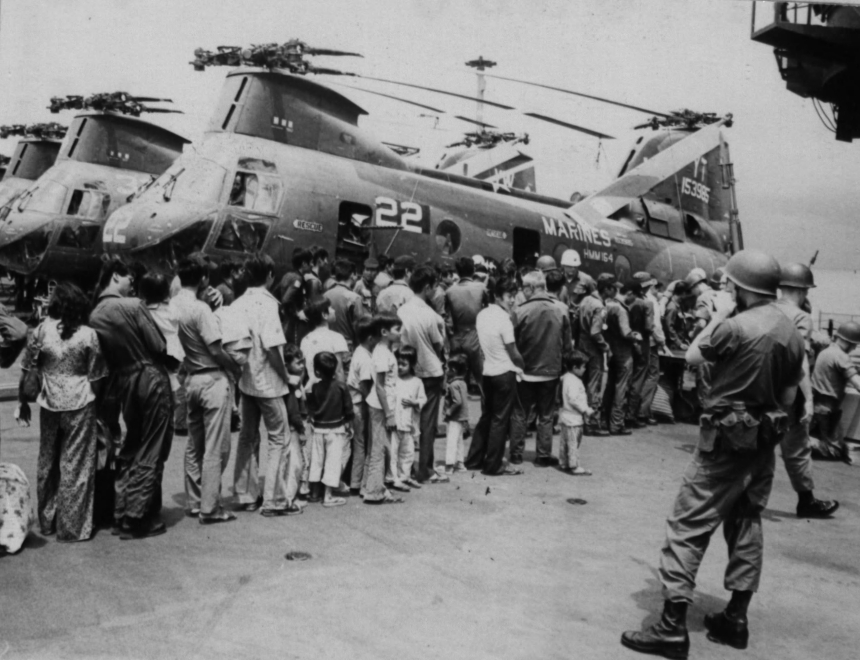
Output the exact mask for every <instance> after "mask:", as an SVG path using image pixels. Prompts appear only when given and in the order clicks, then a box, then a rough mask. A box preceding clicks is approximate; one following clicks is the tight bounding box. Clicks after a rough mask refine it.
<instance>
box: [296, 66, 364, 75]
mask: <svg viewBox="0 0 860 660" xmlns="http://www.w3.org/2000/svg"><path fill="white" fill-rule="evenodd" d="M308 72H309V73H316V74H322V75H326V76H353V77H357V74H355V73H350V72H349V71H338V70H337V69H326V68H325V67H318V66H308Z"/></svg>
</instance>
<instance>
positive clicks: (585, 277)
mask: <svg viewBox="0 0 860 660" xmlns="http://www.w3.org/2000/svg"><path fill="white" fill-rule="evenodd" d="M581 266H582V260H581V259H580V258H579V252H577V251H576V250H572V249H568V250H565V251H564V252H563V253H562V255H561V269H562V271H563V272H564V293H563V295H562V297H561V299H562V302H566V303H567V304H568V306H570V307H571V308H575V307H578V306H579V304H580V303H581V302H582V299H583V298H585V296H587V295H588V294H589V293H591V292H592V291H594V289H595V287H596V286H597V284H596V282H595V281H594V278H593V277H591V275H589V274H588V273H583V272H582V271H581V270H579V269H580V267H581Z"/></svg>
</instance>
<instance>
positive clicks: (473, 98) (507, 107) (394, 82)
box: [358, 76, 516, 110]
mask: <svg viewBox="0 0 860 660" xmlns="http://www.w3.org/2000/svg"><path fill="white" fill-rule="evenodd" d="M358 77H360V78H364V79H365V80H376V81H378V82H384V83H390V84H392V85H402V86H404V87H413V88H415V89H423V90H425V91H428V92H435V93H436V94H445V95H447V96H455V97H457V98H459V99H466V100H467V101H479V102H481V103H486V104H487V105H491V106H493V107H495V108H501V109H502V110H516V108H514V107H512V106H510V105H504V104H503V103H496V102H495V101H488V100H487V99H479V98H478V97H477V96H468V95H466V94H457V93H456V92H448V91H446V90H444V89H436V88H435V87H424V86H423V85H413V84H412V83H405V82H398V81H397V80H386V79H385V78H373V77H371V76H358Z"/></svg>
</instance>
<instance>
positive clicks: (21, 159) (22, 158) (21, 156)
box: [12, 143, 30, 176]
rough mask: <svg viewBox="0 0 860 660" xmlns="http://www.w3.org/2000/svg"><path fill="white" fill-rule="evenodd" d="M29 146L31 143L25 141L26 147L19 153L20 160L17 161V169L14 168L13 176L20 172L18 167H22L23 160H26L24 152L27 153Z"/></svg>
mask: <svg viewBox="0 0 860 660" xmlns="http://www.w3.org/2000/svg"><path fill="white" fill-rule="evenodd" d="M29 146H30V145H29V144H26V143H25V144H24V148H23V149H21V153H20V154H19V155H18V162H17V163H15V169H13V170H12V176H15V175H16V174H18V169H19V168H20V167H21V162H22V161H23V160H24V154H25V153H27V147H29Z"/></svg>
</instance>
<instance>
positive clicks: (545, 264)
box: [535, 254, 557, 273]
mask: <svg viewBox="0 0 860 660" xmlns="http://www.w3.org/2000/svg"><path fill="white" fill-rule="evenodd" d="M535 268H537V269H538V270H539V271H542V272H544V273H546V272H547V271H550V270H555V269H556V268H557V266H556V265H555V259H553V258H552V257H551V256H549V255H548V254H545V255H544V256H542V257H539V258H538V260H537V263H536V264H535Z"/></svg>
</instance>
